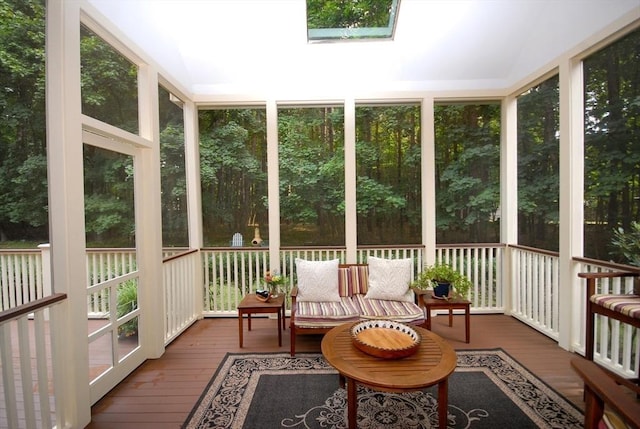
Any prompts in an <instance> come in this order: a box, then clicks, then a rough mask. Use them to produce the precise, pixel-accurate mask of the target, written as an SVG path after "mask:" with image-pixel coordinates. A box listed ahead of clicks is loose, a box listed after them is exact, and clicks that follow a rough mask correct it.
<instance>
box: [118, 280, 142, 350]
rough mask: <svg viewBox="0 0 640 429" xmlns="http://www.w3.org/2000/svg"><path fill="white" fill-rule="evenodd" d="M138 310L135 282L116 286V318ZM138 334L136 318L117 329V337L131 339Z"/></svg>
mask: <svg viewBox="0 0 640 429" xmlns="http://www.w3.org/2000/svg"><path fill="white" fill-rule="evenodd" d="M136 308H138V284H137V283H136V282H135V281H131V280H129V281H126V282H125V283H123V284H121V285H120V286H118V297H117V305H116V316H117V317H118V318H120V317H122V316H125V315H127V314H129V313H131V312H132V311H134V310H135V309H136ZM137 334H138V318H137V317H134V318H133V319H131V320H129V321H127V322H125V323H123V324H122V325H121V326H119V327H118V335H122V336H124V337H131V336H133V335H137Z"/></svg>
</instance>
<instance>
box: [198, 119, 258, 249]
mask: <svg viewBox="0 0 640 429" xmlns="http://www.w3.org/2000/svg"><path fill="white" fill-rule="evenodd" d="M265 115H266V112H265V110H264V109H224V110H203V111H200V112H199V125H200V181H201V188H202V216H203V219H202V221H203V230H204V243H205V245H206V246H213V245H216V246H228V245H229V240H230V239H231V236H232V234H233V233H235V232H241V233H243V235H244V236H245V238H246V237H248V235H252V234H253V228H250V227H248V224H249V220H250V219H255V222H256V223H258V224H259V225H260V226H261V231H262V235H263V238H266V237H265V234H266V231H267V228H266V227H267V225H268V224H267V221H268V205H267V201H266V196H267V176H266V165H267V149H266V147H267V144H266V119H265Z"/></svg>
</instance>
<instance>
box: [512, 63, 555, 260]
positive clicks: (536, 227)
mask: <svg viewBox="0 0 640 429" xmlns="http://www.w3.org/2000/svg"><path fill="white" fill-rule="evenodd" d="M559 104H560V103H559V94H558V76H557V75H556V76H554V77H552V78H550V79H547V80H546V81H544V82H542V83H541V84H540V85H537V86H535V87H533V88H531V89H530V90H528V91H527V92H526V93H525V94H522V95H521V96H520V97H519V98H518V242H519V243H520V244H523V245H528V246H532V247H538V248H543V249H547V250H554V251H557V250H558V222H559V217H560V215H559V199H560V197H559V192H560V171H559V168H560V160H559V155H560V146H559V119H560V118H559V116H560V114H559Z"/></svg>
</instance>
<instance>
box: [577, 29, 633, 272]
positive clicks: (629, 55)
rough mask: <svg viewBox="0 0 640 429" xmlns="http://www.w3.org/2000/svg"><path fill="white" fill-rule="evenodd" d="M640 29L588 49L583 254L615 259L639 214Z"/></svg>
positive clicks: (585, 72) (585, 70)
mask: <svg viewBox="0 0 640 429" xmlns="http://www.w3.org/2000/svg"><path fill="white" fill-rule="evenodd" d="M638 52H640V31H638V30H636V31H635V32H633V33H631V34H630V35H628V36H626V37H624V38H623V39H621V40H619V41H617V42H615V43H613V44H611V45H610V46H607V47H606V48H604V49H602V50H601V51H599V52H596V53H595V54H593V55H591V56H590V57H589V58H587V59H586V60H585V61H584V74H585V79H584V80H585V97H584V98H585V221H586V224H585V249H584V252H585V255H586V256H589V257H592V258H597V259H605V260H608V259H612V258H613V259H614V260H618V261H620V258H619V256H618V255H617V254H616V253H615V252H614V253H613V254H612V253H611V251H610V249H611V247H610V243H611V241H612V238H613V234H614V231H616V230H617V228H618V227H622V228H623V229H624V230H629V229H630V227H631V224H632V222H634V221H636V222H637V221H639V220H640V57H639V56H638Z"/></svg>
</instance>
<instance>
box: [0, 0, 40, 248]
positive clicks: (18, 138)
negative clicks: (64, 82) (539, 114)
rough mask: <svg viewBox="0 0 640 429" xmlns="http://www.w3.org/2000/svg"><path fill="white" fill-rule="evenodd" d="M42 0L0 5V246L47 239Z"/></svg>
mask: <svg viewBox="0 0 640 429" xmlns="http://www.w3.org/2000/svg"><path fill="white" fill-rule="evenodd" d="M44 30H45V8H44V1H34V0H2V1H0V82H1V85H0V86H1V87H2V90H1V91H0V115H1V117H2V120H1V121H0V241H4V240H18V239H30V240H38V241H42V242H45V241H47V240H48V238H47V237H48V217H47V205H48V197H47V164H46V128H45V118H46V116H45V52H44V47H45V38H44Z"/></svg>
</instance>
